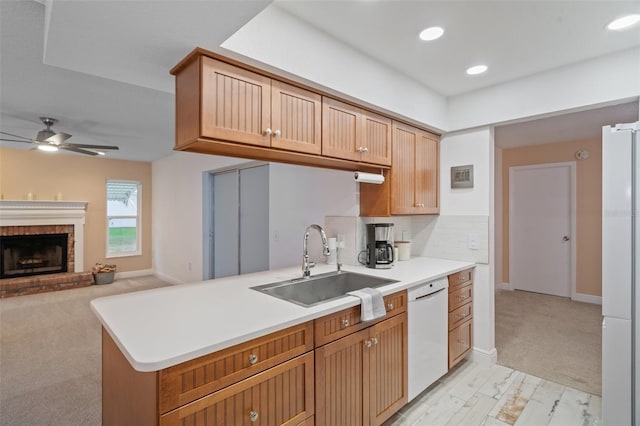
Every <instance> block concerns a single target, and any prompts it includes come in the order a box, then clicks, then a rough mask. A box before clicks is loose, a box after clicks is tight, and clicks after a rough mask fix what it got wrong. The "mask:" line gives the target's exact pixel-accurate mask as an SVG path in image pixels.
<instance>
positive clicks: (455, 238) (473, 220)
mask: <svg viewBox="0 0 640 426" xmlns="http://www.w3.org/2000/svg"><path fill="white" fill-rule="evenodd" d="M368 223H393V224H394V240H395V241H400V240H409V241H411V243H412V244H411V254H412V255H413V256H428V257H439V258H443V259H453V260H466V261H469V262H476V263H488V262H489V217H488V216H426V215H425V216H394V217H358V216H327V217H325V230H326V232H327V236H329V237H342V241H343V249H342V252H341V260H342V263H343V264H345V265H357V264H358V254H359V253H360V252H361V251H362V250H364V249H365V247H366V224H368ZM470 236H473V237H475V238H476V239H477V247H478V248H477V249H476V250H472V249H470V248H469V238H470Z"/></svg>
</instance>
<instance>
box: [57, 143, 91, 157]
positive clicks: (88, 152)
mask: <svg viewBox="0 0 640 426" xmlns="http://www.w3.org/2000/svg"><path fill="white" fill-rule="evenodd" d="M60 149H64V150H66V151H73V152H77V153H79V154H87V155H98V153H97V152H93V151H88V150H86V149H82V148H76V147H74V146H72V145H64V146H61V147H60Z"/></svg>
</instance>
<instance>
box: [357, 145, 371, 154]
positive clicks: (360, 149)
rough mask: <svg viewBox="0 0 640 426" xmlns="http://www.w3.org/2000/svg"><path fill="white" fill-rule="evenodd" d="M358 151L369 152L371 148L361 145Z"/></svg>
mask: <svg viewBox="0 0 640 426" xmlns="http://www.w3.org/2000/svg"><path fill="white" fill-rule="evenodd" d="M358 152H361V153H364V152H369V148H367V147H366V146H359V147H358Z"/></svg>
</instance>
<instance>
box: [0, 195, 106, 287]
mask: <svg viewBox="0 0 640 426" xmlns="http://www.w3.org/2000/svg"><path fill="white" fill-rule="evenodd" d="M86 206H87V203H86V202H84V201H0V238H1V239H2V241H1V243H0V245H1V246H2V251H1V252H0V262H2V265H1V266H2V268H0V271H1V272H2V275H0V298H4V297H10V296H20V295H26V294H33V293H41V292H46V291H54V290H63V289H67V288H75V287H86V286H89V285H91V284H93V275H92V274H91V272H84V271H83V269H84V265H83V257H84V256H83V251H84V221H85V213H86Z"/></svg>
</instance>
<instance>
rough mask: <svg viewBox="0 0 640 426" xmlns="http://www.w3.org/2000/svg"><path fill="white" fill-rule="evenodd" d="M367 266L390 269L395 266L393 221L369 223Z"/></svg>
mask: <svg viewBox="0 0 640 426" xmlns="http://www.w3.org/2000/svg"><path fill="white" fill-rule="evenodd" d="M366 252H367V264H366V266H367V268H376V269H388V268H391V267H392V266H393V261H394V260H395V259H394V257H393V256H394V255H393V223H370V224H368V225H367V250H366Z"/></svg>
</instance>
